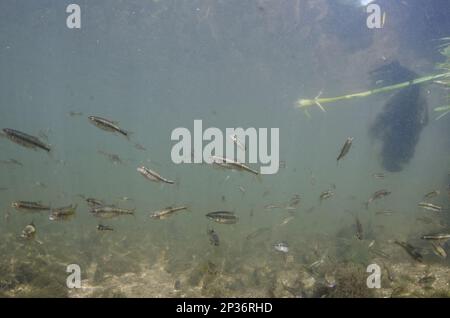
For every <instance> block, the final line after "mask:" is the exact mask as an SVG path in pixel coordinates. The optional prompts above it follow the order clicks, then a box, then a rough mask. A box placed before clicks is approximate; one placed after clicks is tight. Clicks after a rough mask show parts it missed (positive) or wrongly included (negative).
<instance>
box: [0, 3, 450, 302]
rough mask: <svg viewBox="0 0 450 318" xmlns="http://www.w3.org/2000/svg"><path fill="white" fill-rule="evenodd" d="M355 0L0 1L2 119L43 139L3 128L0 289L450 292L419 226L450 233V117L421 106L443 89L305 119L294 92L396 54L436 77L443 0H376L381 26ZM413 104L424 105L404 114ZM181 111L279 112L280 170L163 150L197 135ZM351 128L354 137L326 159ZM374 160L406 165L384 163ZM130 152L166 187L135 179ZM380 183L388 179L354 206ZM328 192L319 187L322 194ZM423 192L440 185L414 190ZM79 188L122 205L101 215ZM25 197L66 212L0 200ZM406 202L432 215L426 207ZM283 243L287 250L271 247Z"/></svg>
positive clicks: (272, 116)
mask: <svg viewBox="0 0 450 318" xmlns="http://www.w3.org/2000/svg"><path fill="white" fill-rule="evenodd" d="M356 2H357V1H354V2H352V1H348V2H345V1H342V2H334V1H306V0H305V1H303V0H298V1H297V0H296V1H294V0H293V1H256V0H255V1H248V2H245V3H242V2H241V1H206V0H205V1H195V0H192V1H182V2H181V1H147V2H146V3H143V2H141V1H95V2H91V1H89V2H88V1H81V2H79V3H78V4H79V5H80V8H81V28H80V29H69V28H68V27H67V26H66V18H67V16H68V15H69V14H68V13H66V7H67V5H68V4H69V2H67V3H66V2H64V1H63V2H61V1H40V2H36V3H34V2H33V3H31V2H29V1H14V2H13V1H3V2H2V3H1V4H0V29H1V32H0V69H1V72H0V115H1V116H0V127H1V128H2V129H3V128H11V129H16V130H19V131H23V132H26V133H28V134H31V135H33V136H37V137H38V138H39V139H40V140H41V141H43V142H45V143H47V144H49V145H50V146H51V148H52V150H51V152H50V154H47V153H46V151H42V150H36V151H34V150H32V149H27V148H25V147H21V146H20V145H18V144H16V143H13V142H11V141H10V140H8V139H7V138H0V160H1V164H0V189H1V191H0V211H1V216H2V218H1V220H0V229H1V232H0V251H1V255H2V257H1V259H0V296H2V297H389V296H399V297H400V296H406V297H413V296H449V293H450V287H449V284H450V268H449V261H448V258H444V257H443V256H442V255H441V256H438V255H436V254H435V253H434V252H433V248H432V246H431V244H430V243H429V242H427V241H425V240H422V239H421V236H422V235H424V234H430V233H444V234H445V233H449V232H450V228H449V224H448V223H449V216H448V215H449V214H448V213H449V212H448V209H449V193H448V191H449V181H450V180H449V168H450V165H449V157H450V152H449V149H450V147H449V145H450V139H449V137H448V136H449V127H450V125H449V117H443V118H442V119H440V120H438V121H436V120H435V118H436V117H437V115H436V113H435V112H434V111H433V108H435V107H438V106H442V105H445V103H447V104H448V99H446V98H447V97H446V90H445V88H444V89H443V88H442V87H440V86H439V85H432V84H428V85H420V86H417V87H418V88H417V91H416V90H414V91H413V90H411V94H415V93H417V92H418V93H417V94H420V103H419V102H417V103H416V102H415V101H418V100H419V97H418V98H414V99H413V100H412V99H411V98H409V99H408V96H409V97H410V95H408V94H409V93H408V94H404V95H403V97H401V98H398V99H397V100H396V102H395V103H394V106H395V107H394V108H393V109H398V107H401V109H404V111H403V112H401V113H399V112H395V111H391V110H392V109H386V107H385V105H387V104H389V101H392V99H393V98H394V96H395V94H396V92H391V93H386V94H379V95H376V96H371V97H368V98H363V99H354V100H348V101H344V102H336V103H332V104H329V105H328V104H327V105H323V106H324V107H325V108H326V110H327V111H326V112H325V113H324V112H322V111H321V110H320V109H319V107H312V108H311V109H309V113H310V115H311V117H310V118H309V117H308V116H306V115H305V114H304V113H303V112H302V111H301V110H299V109H297V108H295V107H294V105H295V102H296V101H297V100H298V99H299V98H314V96H316V95H318V93H319V92H320V91H321V92H322V96H321V97H331V96H339V95H344V94H348V93H355V92H360V91H365V90H368V89H370V88H372V87H373V83H371V81H370V72H371V71H372V70H374V69H377V68H379V67H381V66H383V65H389V64H390V63H392V62H398V63H399V64H400V65H401V66H402V67H403V68H404V69H407V70H409V71H411V72H414V73H415V74H416V75H417V76H424V75H427V74H435V73H436V70H435V65H436V63H438V62H439V61H442V57H441V56H440V55H439V53H438V51H437V46H438V42H436V40H437V39H439V38H442V37H445V36H449V34H448V31H449V24H448V20H449V19H448V17H445V14H444V15H443V14H442V12H446V10H444V9H443V8H445V6H447V7H448V4H446V3H445V2H442V1H436V2H435V3H433V4H430V5H428V6H426V8H425V9H423V10H422V9H421V10H419V7H418V6H419V5H418V1H406V2H408V3H409V4H408V5H406V4H389V3H383V2H381V1H379V3H380V5H381V8H382V10H383V12H386V17H385V25H384V26H383V28H381V29H369V28H368V27H367V26H366V18H367V13H366V12H365V7H362V6H357V5H356V4H355V3H356ZM447 12H448V11H447ZM425 13H427V14H425ZM412 21H415V23H412ZM421 41H422V42H421ZM417 42H421V43H426V45H421V46H420V45H418V44H417ZM398 74H399V71H396V72H394V73H389V72H388V73H383V76H384V77H383V80H381V82H378V83H377V84H379V85H381V86H382V85H388V83H387V82H389V81H394V82H395V81H397V82H401V81H404V80H409V79H410V78H407V79H405V78H403V77H401V76H400V75H398ZM397 75H398V76H399V77H398V78H397ZM414 92H415V93H414ZM414 96H415V95H414ZM397 104H398V106H397ZM405 105H406V106H405ZM407 105H412V106H411V108H408V107H407ZM413 107H415V108H417V109H420V110H425V111H426V113H428V117H429V118H428V120H427V121H426V120H425V119H424V120H422V119H420V120H418V119H417V118H416V117H417V116H412V115H409V114H412V113H413V112H412V110H411V109H412V108H413ZM380 114H389V115H386V117H385V118H384V121H382V127H383V132H385V133H386V134H385V135H384V136H385V138H384V139H383V138H381V139H378V140H377V139H376V138H375V139H374V138H371V135H370V133H369V132H370V127H372V126H373V123H374V122H375V121H376V120H377V118H379V116H380ZM91 115H93V116H100V117H104V118H107V119H110V120H113V121H117V122H119V126H120V127H121V128H123V129H124V130H127V131H130V132H132V134H131V135H130V140H127V138H125V137H124V136H122V135H120V134H117V133H116V134H114V133H111V132H106V131H103V130H101V129H99V128H98V127H95V126H94V125H92V123H91V122H89V120H88V116H91ZM408 116H409V117H408ZM405 118H406V120H405ZM194 120H202V123H203V129H206V128H208V127H217V128H219V129H221V130H222V131H225V129H226V128H235V127H243V128H249V127H255V128H269V129H270V128H279V133H280V138H279V147H280V149H279V159H280V160H281V161H282V165H281V167H280V169H279V171H278V173H276V174H274V175H261V176H259V177H256V176H254V175H253V174H252V173H249V172H245V171H234V170H229V169H221V168H220V167H219V168H217V167H216V168H214V167H212V166H211V165H208V164H179V165H178V164H175V163H173V161H172V158H171V149H172V146H173V145H174V144H175V142H174V141H171V133H172V131H173V130H174V129H176V128H179V127H186V128H187V129H189V130H190V131H191V132H193V130H194ZM388 122H390V123H392V125H391V126H388V125H387V123H388ZM419 126H420V127H419ZM392 127H393V128H392ZM412 134H413V135H415V134H417V138H416V139H414V138H411V135H412ZM386 136H387V137H386ZM348 137H354V140H353V144H352V146H351V148H350V151H349V152H348V154H347V155H346V156H345V157H344V158H343V159H342V160H340V161H339V164H338V165H337V164H336V158H337V156H338V154H339V151H340V150H341V147H342V146H343V144H344V142H345V140H346V139H347V138H348ZM226 139H228V136H226ZM228 141H229V139H228ZM205 144H206V142H205ZM383 144H384V145H389V146H386V148H388V149H387V150H386V149H384V150H383ZM112 155H116V156H118V158H119V159H120V162H119V161H118V159H117V157H114V158H112V159H115V161H114V160H113V161H112V160H110V159H111V156H112ZM405 158H407V159H405ZM10 159H14V160H17V162H16V163H14V162H12V161H10ZM383 160H384V161H383ZM386 161H388V162H389V163H391V162H394V163H397V162H399V161H406V163H404V164H403V165H402V167H401V169H400V171H389V165H388V164H387V163H386ZM384 163H385V164H384ZM141 165H144V166H146V167H148V168H150V169H152V170H154V171H156V172H158V173H159V174H160V175H161V176H163V177H164V178H167V179H170V180H174V181H176V184H173V185H172V184H163V183H155V182H151V181H149V180H146V179H145V178H144V177H143V176H142V175H140V174H139V173H138V172H137V171H136V169H137V167H138V166H141ZM249 166H251V167H252V168H253V169H258V168H259V166H260V165H258V164H249ZM375 173H382V174H384V178H376V177H374V176H373V174H375ZM382 189H386V190H388V191H389V192H391V194H390V195H388V196H386V197H385V198H381V199H378V200H374V201H373V202H372V203H370V204H369V208H368V209H366V207H365V203H366V202H367V201H368V200H369V198H370V197H371V196H372V195H373V194H374V192H375V191H378V190H382ZM326 190H331V191H332V192H333V194H334V195H333V196H332V197H331V198H329V199H324V200H322V201H321V200H320V199H319V197H320V195H321V193H322V192H323V191H326ZM433 190H439V195H437V196H435V197H433V198H430V199H424V195H425V194H426V193H429V192H430V191H433ZM87 197H93V198H96V199H99V200H102V201H104V202H105V203H106V204H108V205H114V206H115V207H120V208H126V209H135V212H134V215H132V216H130V215H125V216H120V217H117V218H114V219H107V220H103V219H98V218H96V217H95V216H94V215H93V213H91V212H90V207H89V206H88V204H87V203H86V201H85V198H87ZM298 197H299V198H300V201H299V202H298V203H295V204H293V201H292V200H293V198H294V199H295V198H298ZM20 200H22V201H41V202H42V203H43V204H46V205H50V206H51V207H53V208H55V207H61V206H67V205H69V204H77V205H78V208H77V211H76V215H75V217H74V218H72V219H70V220H68V221H61V222H57V221H51V220H49V213H48V212H37V213H30V212H25V211H20V210H17V209H14V208H12V207H11V204H12V202H15V201H20ZM421 201H427V202H431V203H433V204H435V205H438V206H440V207H442V211H441V212H433V211H429V210H424V209H421V208H419V207H418V203H419V202H421ZM183 205H186V206H188V207H189V209H188V210H187V211H182V212H178V213H177V214H174V215H172V216H171V217H169V218H167V219H163V220H157V219H152V218H151V217H150V215H151V213H153V212H155V211H157V210H161V209H163V208H165V207H169V206H172V207H174V206H183ZM271 205H272V206H276V207H270V206H271ZM386 210H389V213H383V212H386ZM212 211H232V212H234V213H235V215H236V216H237V217H238V221H237V223H236V224H218V223H215V222H213V221H211V220H209V219H208V218H207V217H206V216H205V215H206V214H207V213H209V212H212ZM356 220H358V221H359V223H360V224H361V229H362V230H361V231H362V232H360V233H358V232H357V226H356V222H357V221H356ZM31 222H33V224H34V225H35V227H36V231H37V232H36V235H35V237H34V238H33V239H30V240H27V239H24V238H22V237H21V234H22V230H23V229H24V227H25V226H26V225H28V224H30V223H31ZM99 224H102V225H107V226H110V227H112V228H113V231H99V230H97V226H98V225H99ZM208 229H214V231H215V232H216V233H217V235H218V237H219V242H220V243H219V245H218V246H215V245H214V244H211V241H210V237H209V236H208V234H207V230H208ZM357 234H362V235H361V239H358V238H357ZM395 240H398V241H402V242H403V241H404V242H408V243H409V244H411V245H412V246H414V247H415V248H416V249H417V251H418V252H419V253H420V254H421V255H422V256H423V261H422V262H418V261H415V260H414V259H413V258H411V257H410V255H408V253H407V252H406V251H405V250H404V249H403V248H402V247H400V246H399V245H397V244H395V243H394V241H395ZM281 242H286V243H287V245H288V252H287V253H284V252H280V251H277V250H276V249H275V248H274V244H277V243H281ZM439 244H441V247H442V248H443V249H444V251H447V252H448V251H450V250H449V249H448V243H447V242H446V241H445V240H443V241H441V242H439ZM69 264H78V265H79V266H80V268H81V279H82V284H81V285H82V288H80V289H69V288H67V286H66V279H67V277H68V275H69V274H68V273H67V272H66V268H67V266H68V265H69ZM370 264H377V265H379V267H380V269H381V288H380V289H370V288H368V287H367V285H366V280H367V277H368V275H369V274H370V273H367V272H366V269H367V266H368V265H370Z"/></svg>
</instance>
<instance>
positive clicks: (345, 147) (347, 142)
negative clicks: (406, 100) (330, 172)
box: [336, 137, 354, 162]
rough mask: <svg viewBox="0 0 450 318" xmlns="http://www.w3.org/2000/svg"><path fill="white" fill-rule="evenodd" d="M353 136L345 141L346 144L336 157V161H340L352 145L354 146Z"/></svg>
mask: <svg viewBox="0 0 450 318" xmlns="http://www.w3.org/2000/svg"><path fill="white" fill-rule="evenodd" d="M353 139H354V138H353V137H348V138H347V140H346V141H345V143H344V145H343V146H342V149H341V152H340V153H339V156H338V157H337V159H336V162H339V160H341V159H342V158H344V157H345V156H346V155H347V153H348V152H349V150H350V147H351V146H352V143H353Z"/></svg>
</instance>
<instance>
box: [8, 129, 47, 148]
mask: <svg viewBox="0 0 450 318" xmlns="http://www.w3.org/2000/svg"><path fill="white" fill-rule="evenodd" d="M3 133H4V134H5V136H6V138H8V139H9V140H11V141H12V142H15V143H16V144H18V145H21V146H23V147H26V148H31V149H37V148H40V149H43V150H45V151H47V152H50V150H51V148H50V146H49V145H47V144H45V143H43V142H42V141H40V140H39V139H38V138H37V137H34V136H31V135H28V134H26V133H24V132H21V131H18V130H14V129H10V128H4V129H3Z"/></svg>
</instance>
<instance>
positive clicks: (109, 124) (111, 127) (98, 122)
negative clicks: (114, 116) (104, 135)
mask: <svg viewBox="0 0 450 318" xmlns="http://www.w3.org/2000/svg"><path fill="white" fill-rule="evenodd" d="M88 118H89V121H90V122H91V123H92V124H94V125H95V126H97V127H98V128H100V129H102V130H105V131H109V132H114V133H119V134H121V135H124V136H125V137H126V138H127V139H130V132H129V131H125V130H123V129H122V128H120V127H119V126H118V123H117V122H113V121H111V120H108V119H105V118H102V117H98V116H89V117H88Z"/></svg>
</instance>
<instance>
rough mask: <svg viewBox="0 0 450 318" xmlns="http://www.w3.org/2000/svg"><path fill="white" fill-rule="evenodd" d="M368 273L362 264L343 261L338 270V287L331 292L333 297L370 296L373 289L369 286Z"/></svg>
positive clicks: (372, 294)
mask: <svg viewBox="0 0 450 318" xmlns="http://www.w3.org/2000/svg"><path fill="white" fill-rule="evenodd" d="M366 280H367V275H366V273H365V268H364V266H362V265H357V264H354V263H346V264H345V263H343V264H341V265H340V266H339V267H338V269H337V271H336V287H335V288H334V289H333V291H332V292H331V293H330V294H329V296H330V297H333V298H369V297H373V296H374V293H373V290H372V289H370V288H367V285H366Z"/></svg>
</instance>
